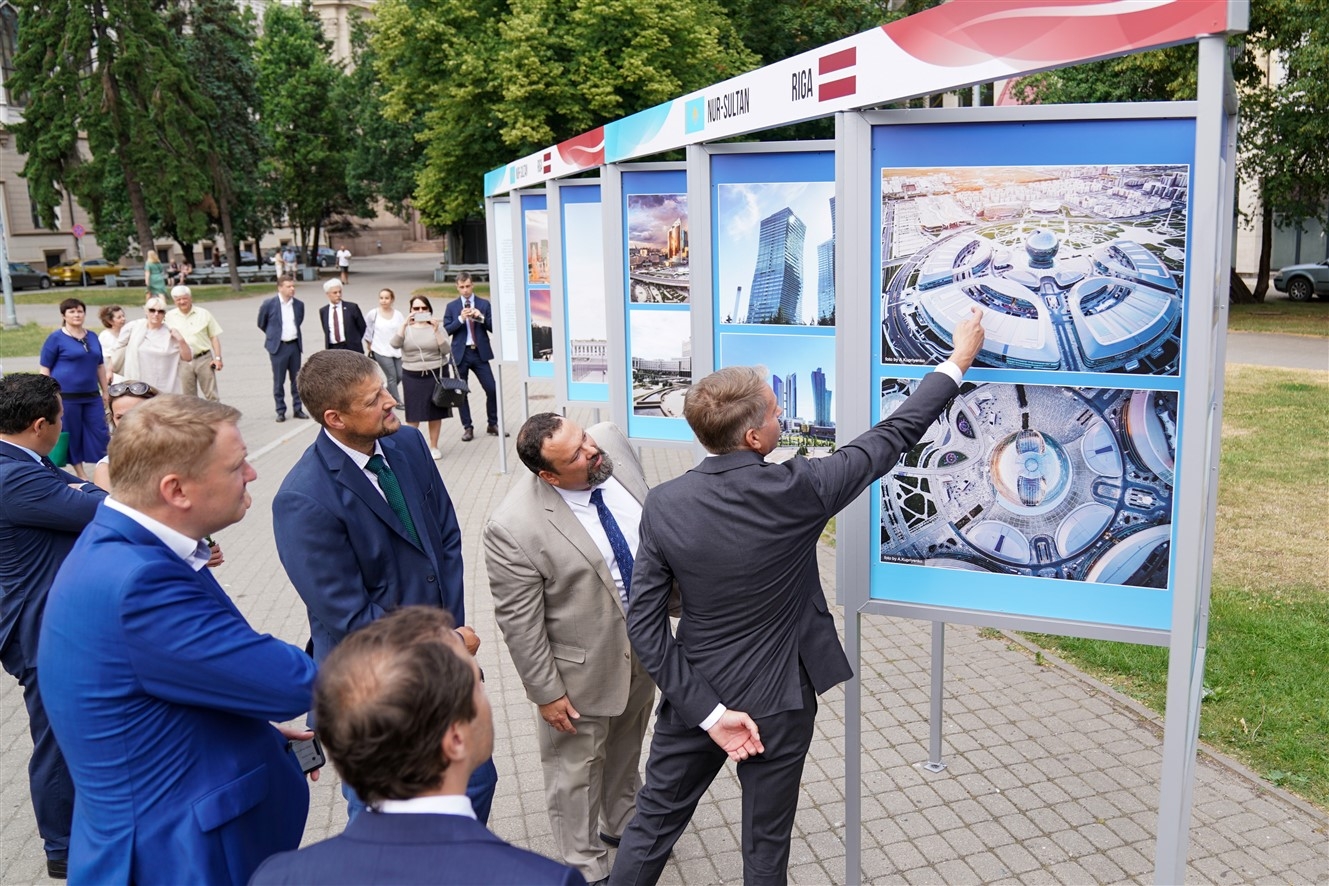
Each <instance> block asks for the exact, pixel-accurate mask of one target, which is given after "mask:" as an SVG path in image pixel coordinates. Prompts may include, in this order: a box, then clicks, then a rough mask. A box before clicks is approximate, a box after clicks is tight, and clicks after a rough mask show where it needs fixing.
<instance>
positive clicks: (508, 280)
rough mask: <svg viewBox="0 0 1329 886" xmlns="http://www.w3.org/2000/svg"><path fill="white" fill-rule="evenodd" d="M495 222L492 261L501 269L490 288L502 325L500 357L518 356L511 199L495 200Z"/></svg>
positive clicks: (491, 278)
mask: <svg viewBox="0 0 1329 886" xmlns="http://www.w3.org/2000/svg"><path fill="white" fill-rule="evenodd" d="M490 213H491V214H492V216H493V221H492V224H491V226H490V227H491V230H492V232H493V233H492V234H491V240H490V243H491V246H490V250H491V257H490V259H489V260H490V263H491V264H493V265H494V266H495V267H496V269H497V271H496V272H495V273H492V274H490V275H489V281H490V282H489V292H490V295H492V296H493V311H494V314H495V318H494V323H495V324H497V326H498V332H499V335H498V341H499V347H500V352H499V359H501V360H504V361H509V360H512V361H515V360H516V359H517V314H518V310H517V301H518V298H517V296H516V294H515V293H514V292H513V282H514V280H515V279H516V269H515V267H514V265H513V254H512V204H511V202H510V201H508V200H494V201H492V203H491V206H490Z"/></svg>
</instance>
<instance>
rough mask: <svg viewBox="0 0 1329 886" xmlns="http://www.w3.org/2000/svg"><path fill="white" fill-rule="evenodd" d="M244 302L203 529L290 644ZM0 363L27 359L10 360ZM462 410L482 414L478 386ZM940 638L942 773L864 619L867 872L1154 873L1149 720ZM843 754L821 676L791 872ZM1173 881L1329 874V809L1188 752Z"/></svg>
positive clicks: (910, 675) (24, 875)
mask: <svg viewBox="0 0 1329 886" xmlns="http://www.w3.org/2000/svg"><path fill="white" fill-rule="evenodd" d="M435 260H436V258H435V257H429V256H425V257H422V258H416V257H398V260H395V261H389V260H388V259H386V258H384V259H377V260H376V259H364V260H362V261H361V263H360V264H359V265H358V266H357V267H358V268H359V269H363V270H362V272H357V273H356V274H355V275H353V277H352V282H351V286H350V287H348V289H349V292H348V298H350V299H351V300H353V301H358V302H359V303H360V304H361V305H362V306H367V305H370V304H372V303H373V298H374V293H375V292H376V291H377V287H378V286H380V285H389V286H392V287H393V288H394V289H396V290H397V292H398V301H399V303H400V302H401V300H402V299H403V298H404V297H405V296H406V295H407V294H408V293H409V292H410V291H411V289H412V288H414V287H417V286H422V285H427V282H428V280H429V269H430V268H431V267H432V265H433V263H434V261H435ZM300 296H301V298H303V299H305V301H306V306H307V307H309V308H311V309H312V308H314V307H317V306H319V305H321V304H322V303H323V302H322V295H321V291H318V290H316V288H315V286H314V285H313V284H304V285H302V287H301V289H300ZM259 301H260V298H249V299H244V300H240V301H236V302H223V303H218V304H215V305H209V306H208V307H209V309H210V310H213V311H214V313H216V314H217V316H218V318H219V320H220V321H221V323H222V325H223V326H224V327H225V329H226V330H227V332H226V334H225V337H224V345H225V356H226V364H227V369H226V371H225V373H224V374H223V378H222V392H223V397H224V398H225V399H226V400H227V402H231V403H235V404H236V405H238V406H240V408H241V409H242V410H244V411H245V418H244V419H243V421H242V424H241V430H242V432H243V433H244V435H245V439H246V441H247V442H248V444H249V448H250V452H251V454H252V455H253V461H254V466H255V467H256V469H257V470H258V474H259V478H258V480H257V481H256V482H255V483H253V484H251V486H250V490H251V492H252V494H253V498H254V506H253V507H252V508H251V509H250V511H249V514H248V515H247V516H246V518H245V520H244V521H243V522H241V523H239V524H237V525H236V526H233V527H231V528H229V529H227V530H225V531H224V532H222V533H221V534H220V538H221V541H222V544H223V547H224V549H225V551H226V555H227V562H226V564H225V565H224V566H223V567H221V568H220V569H219V570H218V573H217V574H218V578H219V580H220V581H221V582H222V583H223V585H224V586H225V587H226V588H227V590H228V592H230V593H231V594H232V596H233V597H234V598H235V600H236V603H237V605H238V606H239V607H240V609H241V610H242V611H243V612H244V613H245V614H246V616H247V617H248V618H249V619H250V621H251V622H252V623H253V624H254V625H255V626H256V627H257V628H258V629H260V630H263V631H268V632H271V633H273V634H274V635H276V636H279V637H282V638H283V639H286V640H289V641H291V642H293V643H300V644H303V642H304V640H305V638H306V637H307V635H308V625H307V623H306V621H305V615H304V609H303V606H302V605H301V603H300V600H299V597H298V596H297V595H296V593H295V591H294V590H293V589H292V588H291V586H290V584H289V582H287V580H286V577H285V573H284V572H283V570H282V568H281V564H280V562H279V561H278V558H277V552H276V549H275V545H274V543H273V539H272V525H271V519H272V518H271V503H272V497H273V495H274V494H275V493H276V490H277V488H278V486H279V485H280V482H281V478H282V477H283V476H285V474H286V472H287V471H288V470H289V469H290V467H291V466H292V465H293V464H294V463H295V461H296V459H297V458H299V456H300V454H301V453H302V452H303V451H304V449H305V447H306V446H308V445H309V443H310V441H311V440H312V439H313V436H314V427H313V426H312V424H310V423H306V422H287V423H286V424H283V425H276V424H275V423H273V422H272V421H271V409H272V405H271V397H270V394H269V390H270V384H269V380H270V373H269V370H268V364H267V360H266V359H265V355H264V352H263V351H262V342H261V336H260V334H259V332H258V330H257V329H256V328H255V327H254V316H255V315H256V313H257V309H258V303H259ZM47 308H48V306H44V307H43V309H47ZM26 310H28V309H25V311H26ZM49 310H51V311H53V310H54V307H53V306H49ZM440 310H441V308H440ZM315 316H316V315H315ZM25 319H26V318H25ZM305 333H306V340H307V342H308V341H310V340H313V341H317V339H318V327H317V321H315V322H314V323H312V324H311V323H309V322H308V321H307V322H306V324H305ZM316 347H317V346H316V345H315V346H314V348H316ZM307 350H312V349H307ZM6 368H7V369H8V370H9V371H15V370H17V369H21V368H24V366H22V365H21V364H20V361H14V360H11V361H6ZM503 377H504V383H505V384H504V390H505V394H506V396H505V409H506V411H505V415H506V416H508V417H509V419H508V420H509V423H510V424H511V425H513V426H514V430H515V425H517V424H518V423H519V419H518V416H520V415H521V412H522V410H521V404H520V403H519V401H518V399H517V398H518V397H519V395H520V393H519V392H520V390H521V385H520V383H519V379H518V376H517V373H516V371H515V367H512V366H507V367H505V368H504V372H503ZM551 390H552V386H550V385H548V384H547V383H539V382H537V383H533V384H532V385H531V387H530V391H531V399H530V411H532V412H535V411H542V410H548V409H552V408H553V406H554V400H553V397H552V394H551V393H550V391H551ZM472 408H473V410H477V409H483V395H482V394H481V393H480V392H479V391H477V394H476V397H475V398H474V399H473V401H472ZM574 417H575V418H577V419H578V420H579V421H582V422H583V423H590V422H591V421H592V420H593V416H592V415H591V414H590V412H589V411H587V410H578V411H575V412H574ZM460 432H461V428H460V424H459V423H458V422H456V421H451V422H445V423H444V430H443V438H442V440H441V443H440V449H442V451H443V459H442V461H441V462H440V469H441V471H442V474H443V477H444V478H445V480H446V482H447V485H448V488H449V490H450V492H451V494H452V497H453V499H454V501H455V502H456V504H457V509H458V516H459V519H460V521H461V527H462V538H463V552H464V557H465V561H466V578H467V588H468V592H467V607H468V620H469V621H470V622H471V624H472V625H473V626H474V627H475V628H476V630H477V632H478V634H479V635H480V638H481V641H482V646H481V649H480V659H481V664H482V666H483V667H484V669H485V675H486V679H487V681H488V682H487V689H488V691H489V695H490V699H491V702H492V704H493V709H494V718H495V734H496V740H495V750H494V758H495V762H496V763H497V766H498V770H499V784H498V793H497V796H496V798H495V801H494V809H493V815H492V818H491V821H490V824H491V826H492V827H493V829H494V830H495V831H496V832H497V833H498V834H499V835H500V836H502V837H504V838H505V839H507V840H510V841H512V842H514V843H517V844H520V845H523V846H526V847H529V848H531V849H533V850H535V851H537V852H543V853H550V852H552V850H553V842H552V838H551V836H550V828H549V820H548V816H547V814H546V811H545V805H544V791H543V784H542V779H541V775H540V764H539V755H538V752H537V750H536V740H535V713H534V708H533V706H532V705H531V704H530V703H529V702H528V701H527V700H526V698H525V695H524V693H523V692H522V688H521V683H520V680H519V679H518V678H517V674H516V671H515V669H514V668H513V666H512V662H511V659H510V658H509V656H508V654H507V651H506V649H505V647H504V646H503V643H502V638H501V636H500V633H499V630H498V627H497V625H496V623H495V622H494V619H493V607H492V603H491V601H490V599H489V595H488V593H487V583H486V582H487V580H486V575H485V567H484V558H483V553H482V547H481V532H482V530H483V526H484V519H485V515H486V514H488V513H489V512H490V511H491V510H492V509H493V507H494V506H495V505H497V503H498V501H499V500H500V499H501V498H502V496H503V494H504V493H505V491H506V489H507V487H508V484H509V482H510V479H511V476H510V475H504V474H501V473H499V472H498V446H497V441H496V440H494V438H486V437H484V436H481V437H480V438H479V439H477V440H476V441H475V442H473V443H462V442H461V441H460ZM507 444H508V461H509V468H510V470H524V468H522V467H521V465H520V462H519V461H518V460H517V458H516V455H515V452H514V451H513V449H512V446H511V441H510V440H509V441H507ZM643 461H644V463H645V465H646V468H647V475H648V479H650V480H651V481H652V482H653V483H655V482H660V481H661V480H664V479H667V478H669V477H672V476H676V475H678V474H679V473H682V472H683V471H685V470H687V468H688V467H689V466H690V463H691V457H690V454H689V453H688V452H687V451H686V450H680V449H648V450H646V451H645V452H644V453H643ZM820 561H821V568H822V575H823V582H824V584H825V586H826V588H827V590H828V592H829V594H828V596H831V597H832V599H833V596H834V591H833V587H834V580H835V569H834V552H833V551H832V550H830V549H828V548H823V549H822V550H821V551H820ZM840 615H841V614H840V613H838V612H837V617H840ZM946 637H947V649H946V669H947V685H946V688H947V699H946V721H945V723H944V727H943V735H944V738H945V743H944V760H945V762H946V764H947V768H946V769H945V771H943V772H941V773H935V774H934V773H930V772H927V771H925V770H923V769H922V768H921V764H922V763H923V762H924V761H925V760H926V758H927V747H928V714H929V673H930V671H929V655H930V626H929V625H928V624H926V623H923V622H916V621H908V620H903V619H894V618H886V617H879V616H873V617H870V618H865V619H864V623H863V661H862V672H863V674H864V693H865V697H864V702H863V711H864V719H865V733H864V736H863V745H864V761H863V779H864V785H865V792H864V800H863V840H862V843H863V854H862V870H863V877H864V881H865V882H868V883H882V884H896V883H946V884H961V883H1029V884H1044V883H1048V884H1054V883H1077V884H1078V883H1123V882H1131V883H1147V882H1150V881H1152V879H1153V857H1154V837H1153V833H1154V829H1155V827H1156V821H1155V819H1156V817H1157V812H1158V779H1159V770H1160V766H1161V759H1162V755H1161V749H1162V732H1161V724H1160V721H1159V719H1158V718H1157V717H1156V716H1155V715H1153V714H1151V713H1150V712H1148V711H1145V710H1143V709H1142V708H1140V707H1139V706H1138V705H1135V704H1134V703H1133V702H1130V701H1129V700H1127V699H1123V698H1122V697H1121V696H1119V695H1118V694H1117V693H1115V692H1113V691H1112V690H1111V689H1109V688H1107V687H1105V686H1103V685H1101V684H1099V683H1097V682H1096V681H1093V680H1091V679H1089V678H1087V677H1085V676H1084V675H1082V674H1079V673H1078V672H1076V671H1075V670H1074V669H1073V668H1070V667H1068V666H1064V665H1063V664H1062V663H1060V662H1058V661H1056V660H1055V658H1052V657H1049V656H1047V655H1046V654H1045V656H1044V657H1045V659H1047V660H1049V661H1050V662H1051V664H1050V665H1039V664H1037V663H1036V662H1035V660H1034V658H1033V656H1032V655H1031V654H1030V653H1029V652H1028V651H1027V649H1025V648H1024V647H1023V646H1022V645H1021V644H1020V643H1019V642H1018V641H1017V640H1016V639H1014V638H1009V637H1006V636H1005V635H993V634H992V633H991V632H982V633H980V631H979V629H977V628H970V627H965V626H954V625H953V626H949V627H948V628H947V634H946ZM0 711H3V713H4V717H3V720H0V759H2V760H3V765H0V883H34V882H46V881H45V878H44V867H43V864H42V850H41V842H40V840H39V839H38V837H37V834H36V827H35V824H34V822H33V818H32V809H31V806H30V804H29V800H28V790H27V771H26V769H27V759H28V754H29V752H30V750H31V745H30V742H29V739H28V734H27V719H26V714H25V712H24V710H23V704H22V697H21V694H20V692H19V688H18V685H17V684H16V683H15V682H14V681H12V680H9V679H7V678H6V679H5V680H3V681H0ZM647 740H648V741H649V737H648V739H647ZM843 752H844V692H843V689H842V688H837V689H835V690H833V691H831V692H829V693H827V694H826V695H825V696H824V697H823V698H822V700H821V710H820V713H819V715H818V719H817V727H816V733H815V737H814V740H813V745H812V749H811V752H810V753H809V755H808V762H807V767H806V770H805V773H804V784H803V791H802V797H801V801H800V806H799V810H798V815H797V817H796V819H795V832H794V839H793V847H792V851H791V857H790V881H791V882H792V883H795V884H809V886H812V884H826V883H840V882H843V880H844V871H845V849H844V834H845V821H844V793H843V781H844V764H843ZM733 773H734V770H733V768H732V767H727V768H726V769H725V770H724V771H723V772H722V773H721V775H720V776H719V777H718V778H717V779H716V782H715V784H714V785H713V786H712V788H711V790H710V792H709V793H708V795H707V796H706V798H705V799H704V800H703V801H702V803H701V805H700V806H699V807H698V810H697V814H696V816H695V818H694V819H693V821H692V824H691V826H690V827H689V828H688V830H687V832H686V833H685V834H684V836H683V838H682V839H681V840H680V841H679V843H678V845H677V847H676V849H675V853H674V857H673V860H672V861H671V862H670V864H669V866H668V867H667V868H666V870H665V874H664V878H663V881H662V882H664V883H668V884H688V886H691V884H716V883H737V882H741V880H742V858H741V855H740V852H739V834H740V809H739V802H738V797H739V789H738V781H737V778H736V777H735V776H734V774H733ZM310 801H311V804H310V813H309V820H308V824H307V825H306V831H305V842H312V841H316V840H320V839H323V838H325V837H327V836H331V835H333V834H335V833H337V832H339V831H340V829H341V828H342V827H343V825H344V823H345V804H344V802H343V801H342V799H341V796H340V793H339V791H338V786H337V780H336V778H335V775H334V773H332V772H331V770H327V771H326V772H325V776H324V777H323V778H322V779H321V780H320V781H319V782H318V783H316V784H313V785H312V786H311V789H310ZM1187 882H1189V883H1215V884H1237V883H1317V884H1318V883H1327V882H1329V816H1326V814H1325V813H1324V812H1323V811H1322V810H1319V809H1317V808H1315V807H1312V806H1310V805H1309V804H1307V803H1305V802H1303V801H1299V800H1297V799H1296V798H1294V797H1290V796H1289V795H1287V794H1285V793H1284V792H1282V791H1280V790H1278V789H1276V788H1274V787H1272V786H1270V785H1268V784H1267V783H1265V782H1262V781H1261V780H1259V779H1258V778H1256V777H1255V776H1254V775H1253V774H1251V773H1249V772H1248V771H1246V770H1244V769H1243V768H1242V767H1240V766H1239V765H1237V764H1235V763H1232V762H1230V761H1227V760H1225V759H1224V758H1222V757H1221V755H1214V754H1211V753H1203V754H1202V755H1201V757H1200V764H1199V767H1198V770H1197V774H1196V786H1195V804H1194V813H1193V822H1192V829H1191V842H1190V853H1189V862H1188V865H1187Z"/></svg>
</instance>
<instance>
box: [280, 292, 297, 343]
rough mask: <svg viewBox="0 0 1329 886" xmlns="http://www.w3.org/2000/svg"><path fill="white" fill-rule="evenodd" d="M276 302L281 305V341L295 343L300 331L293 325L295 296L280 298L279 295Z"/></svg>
mask: <svg viewBox="0 0 1329 886" xmlns="http://www.w3.org/2000/svg"><path fill="white" fill-rule="evenodd" d="M277 302H278V303H279V304H280V305H281V340H282V341H295V340H296V338H298V337H299V335H300V329H299V327H297V326H296V325H295V296H291V297H290V298H282V297H281V296H280V295H279V296H277Z"/></svg>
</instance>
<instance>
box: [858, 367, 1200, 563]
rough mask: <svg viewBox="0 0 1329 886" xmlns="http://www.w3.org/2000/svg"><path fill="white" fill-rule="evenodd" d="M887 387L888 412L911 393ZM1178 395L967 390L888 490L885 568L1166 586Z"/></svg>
mask: <svg viewBox="0 0 1329 886" xmlns="http://www.w3.org/2000/svg"><path fill="white" fill-rule="evenodd" d="M916 384H917V383H916V382H912V381H909V380H904V379H888V380H886V381H884V382H883V384H882V415H883V416H885V415H887V414H889V412H890V411H891V410H892V409H894V408H895V406H896V405H898V403H899V402H900V401H901V400H903V398H904V397H905V396H906V395H907V394H908V392H909V391H910V390H911V389H912V388H913V387H914V386H916ZM1176 410H1177V396H1176V394H1175V393H1171V392H1158V391H1132V390H1117V389H1106V388H1069V387H1059V386H1052V385H1008V384H977V385H975V384H966V385H964V386H963V387H962V388H961V391H960V393H959V394H958V395H957V396H956V398H955V399H954V400H953V401H952V402H951V405H950V406H949V407H948V408H947V410H946V412H945V413H943V414H942V416H941V417H940V418H939V419H938V420H937V422H936V423H935V424H934V425H933V426H932V427H931V428H930V429H929V430H928V432H927V434H925V435H924V438H923V440H922V441H921V442H920V443H919V444H918V445H917V446H915V447H914V448H913V449H912V450H910V451H909V452H908V453H906V454H905V456H904V458H903V459H901V461H900V464H899V465H898V466H897V467H896V469H895V471H894V472H893V473H892V474H891V475H890V476H888V477H887V478H885V479H884V480H883V482H882V501H881V560H882V561H883V562H899V563H914V564H921V565H928V566H942V567H950V568H959V569H969V570H978V571H984V572H997V573H1006V574H1012V575H1032V576H1041V577H1044V578H1056V579H1066V580H1073V581H1089V582H1097V583H1106V584H1120V585H1136V586H1141V587H1160V588H1161V587H1166V583H1167V575H1168V562H1169V561H1168V554H1169V549H1170V543H1171V522H1172V471H1173V459H1174V457H1175V439H1176Z"/></svg>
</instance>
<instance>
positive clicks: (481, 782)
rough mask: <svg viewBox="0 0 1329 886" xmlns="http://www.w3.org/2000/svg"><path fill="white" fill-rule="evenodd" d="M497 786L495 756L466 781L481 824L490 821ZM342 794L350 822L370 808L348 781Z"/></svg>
mask: <svg viewBox="0 0 1329 886" xmlns="http://www.w3.org/2000/svg"><path fill="white" fill-rule="evenodd" d="M497 787H498V768H497V767H496V766H494V758H493V757H490V758H489V759H488V760H485V761H484V762H483V763H481V764H480V765H479V766H477V767H476V769H475V771H474V772H472V773H471V780H470V781H468V782H467V783H466V796H467V797H468V798H469V799H470V801H471V808H472V809H473V810H475V818H476V820H477V821H479V822H480V824H483V825H487V824H488V823H489V810H490V809H491V808H493V805H494V790H495V789H496V788H497ZM341 795H342V796H343V797H345V798H346V820H347V821H348V822H350V821H354V820H355V817H356V816H357V815H359V814H360V813H361V812H364V811H365V810H366V809H368V808H369V807H368V806H366V805H365V804H364V802H363V801H361V799H360V797H359V796H358V795H357V794H356V793H355V791H354V790H353V789H352V788H351V786H350V785H348V784H347V783H346V782H342V783H341Z"/></svg>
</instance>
